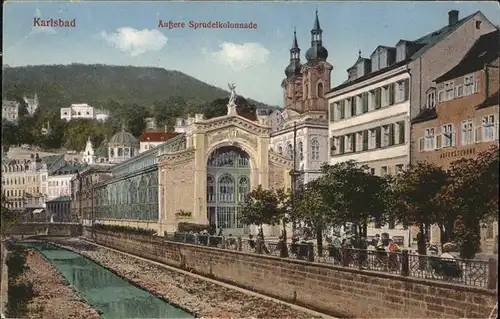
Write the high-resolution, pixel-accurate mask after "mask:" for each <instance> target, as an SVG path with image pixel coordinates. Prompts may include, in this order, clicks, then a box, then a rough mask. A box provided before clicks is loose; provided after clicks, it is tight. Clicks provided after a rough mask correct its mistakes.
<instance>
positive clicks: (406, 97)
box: [404, 79, 410, 101]
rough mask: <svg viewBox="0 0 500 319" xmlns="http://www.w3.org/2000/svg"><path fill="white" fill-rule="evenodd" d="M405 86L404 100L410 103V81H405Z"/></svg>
mask: <svg viewBox="0 0 500 319" xmlns="http://www.w3.org/2000/svg"><path fill="white" fill-rule="evenodd" d="M404 86H405V92H404V94H405V95H404V100H405V101H408V99H409V98H410V79H405V84H404Z"/></svg>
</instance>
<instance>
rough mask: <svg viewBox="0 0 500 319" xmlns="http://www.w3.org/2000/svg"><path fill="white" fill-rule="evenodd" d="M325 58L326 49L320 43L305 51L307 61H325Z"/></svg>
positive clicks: (326, 54) (326, 55)
mask: <svg viewBox="0 0 500 319" xmlns="http://www.w3.org/2000/svg"><path fill="white" fill-rule="evenodd" d="M327 58H328V50H327V49H326V48H325V47H324V46H322V45H321V44H319V45H314V46H312V47H310V48H309V49H308V50H307V51H306V60H307V61H313V60H321V61H326V59H327Z"/></svg>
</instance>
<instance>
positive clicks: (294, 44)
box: [292, 27, 300, 50]
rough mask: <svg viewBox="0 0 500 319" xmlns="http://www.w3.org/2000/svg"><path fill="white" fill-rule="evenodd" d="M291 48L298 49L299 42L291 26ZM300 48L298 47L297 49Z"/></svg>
mask: <svg viewBox="0 0 500 319" xmlns="http://www.w3.org/2000/svg"><path fill="white" fill-rule="evenodd" d="M293 49H299V43H298V41H297V31H296V30H295V27H293V43H292V50H293ZM299 50H300V49H299Z"/></svg>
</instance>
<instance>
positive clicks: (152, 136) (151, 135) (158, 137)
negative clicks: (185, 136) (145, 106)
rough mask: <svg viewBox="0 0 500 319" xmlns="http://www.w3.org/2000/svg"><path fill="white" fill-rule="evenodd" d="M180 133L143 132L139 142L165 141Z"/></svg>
mask: <svg viewBox="0 0 500 319" xmlns="http://www.w3.org/2000/svg"><path fill="white" fill-rule="evenodd" d="M179 134H181V133H174V132H144V133H142V135H141V136H140V137H139V141H140V142H165V141H168V140H169V139H171V138H172V137H174V136H177V135H179Z"/></svg>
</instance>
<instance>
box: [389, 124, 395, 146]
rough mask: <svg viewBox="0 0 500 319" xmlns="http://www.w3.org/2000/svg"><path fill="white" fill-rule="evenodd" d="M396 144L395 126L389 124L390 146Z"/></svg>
mask: <svg viewBox="0 0 500 319" xmlns="http://www.w3.org/2000/svg"><path fill="white" fill-rule="evenodd" d="M395 143H396V141H395V136H394V124H389V146H392V145H394V144H395Z"/></svg>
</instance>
